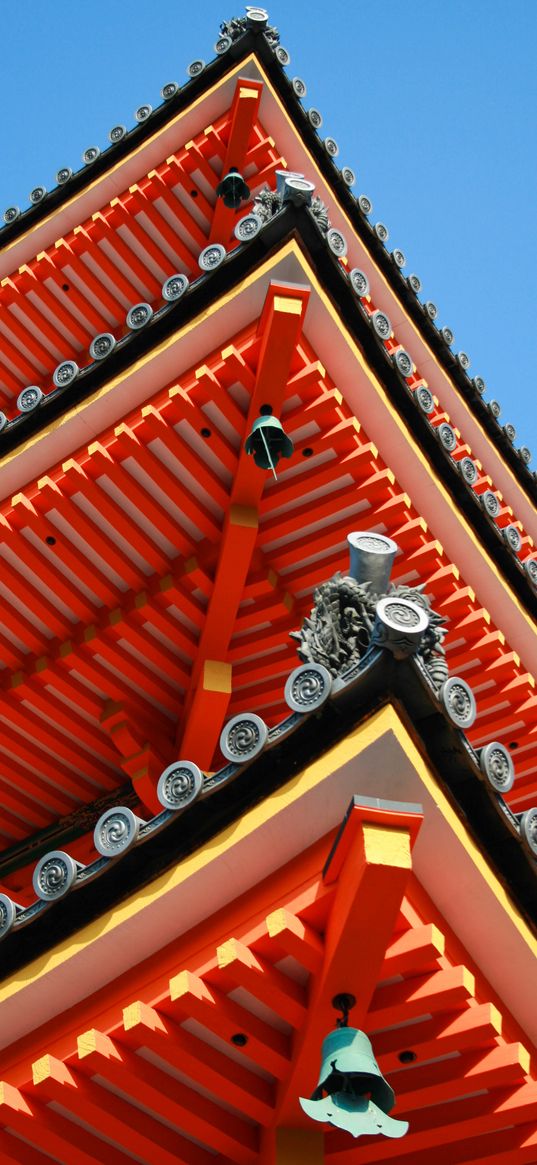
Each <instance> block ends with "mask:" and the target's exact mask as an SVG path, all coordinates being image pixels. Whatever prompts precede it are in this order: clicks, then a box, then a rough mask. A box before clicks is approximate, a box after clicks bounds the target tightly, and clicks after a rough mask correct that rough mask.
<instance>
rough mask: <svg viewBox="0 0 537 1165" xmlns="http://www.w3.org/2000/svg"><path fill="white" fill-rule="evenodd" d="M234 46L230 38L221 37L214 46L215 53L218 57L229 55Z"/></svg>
mask: <svg viewBox="0 0 537 1165" xmlns="http://www.w3.org/2000/svg"><path fill="white" fill-rule="evenodd" d="M232 44H233V41H232V39H231V37H230V36H219V37H218V40H217V41H216V44H215V46H214V51H215V53H216V54H217V56H219V57H223V56H224V53H227V51H228V49H230V48H231V46H232Z"/></svg>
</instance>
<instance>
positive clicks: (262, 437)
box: [260, 429, 278, 481]
mask: <svg viewBox="0 0 537 1165" xmlns="http://www.w3.org/2000/svg"><path fill="white" fill-rule="evenodd" d="M260 433H261V440H262V442H263V445H264V446H265V451H266V454H267V458H268V463H269V465H270V468H271V469H272V472H273V474H274V478H275V481H277V480H278V474H277V473H276V470H275V468H274V465H273V462H272V457H271V456H270V450H269V447H268V445H267V439H266V437H265V434H264V432H263V430H262V429H260Z"/></svg>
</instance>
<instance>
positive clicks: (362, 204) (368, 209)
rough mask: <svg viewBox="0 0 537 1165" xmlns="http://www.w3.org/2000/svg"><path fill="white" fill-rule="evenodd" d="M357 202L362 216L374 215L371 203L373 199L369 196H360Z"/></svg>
mask: <svg viewBox="0 0 537 1165" xmlns="http://www.w3.org/2000/svg"><path fill="white" fill-rule="evenodd" d="M356 202H357V204H358V207H359V208H360V210H361V212H362V214H372V213H373V203H372V202H371V199H370V198H368V197H367V194H360V195H359V196H358V198H357V199H356Z"/></svg>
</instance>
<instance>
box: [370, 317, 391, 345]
mask: <svg viewBox="0 0 537 1165" xmlns="http://www.w3.org/2000/svg"><path fill="white" fill-rule="evenodd" d="M370 319H371V323H372V325H373V328H374V330H375V332H376V333H377V336H380V339H381V340H389V338H390V336H391V334H392V325H391V323H390V320H389V318H388V316H387V315H386V314H385V312H383V311H374V312H373V315H372V316H371V317H370Z"/></svg>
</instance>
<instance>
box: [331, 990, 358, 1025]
mask: <svg viewBox="0 0 537 1165" xmlns="http://www.w3.org/2000/svg"><path fill="white" fill-rule="evenodd" d="M355 1004H356V996H355V995H351V993H350V991H339V992H338V994H337V995H334V998H333V1000H332V1007H333V1008H334V1009H335V1010H336V1011H340V1012H341V1015H340V1017H339V1019H336V1027H348V1026H349V1011H352V1008H353V1007H354V1006H355Z"/></svg>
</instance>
